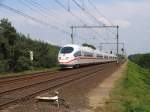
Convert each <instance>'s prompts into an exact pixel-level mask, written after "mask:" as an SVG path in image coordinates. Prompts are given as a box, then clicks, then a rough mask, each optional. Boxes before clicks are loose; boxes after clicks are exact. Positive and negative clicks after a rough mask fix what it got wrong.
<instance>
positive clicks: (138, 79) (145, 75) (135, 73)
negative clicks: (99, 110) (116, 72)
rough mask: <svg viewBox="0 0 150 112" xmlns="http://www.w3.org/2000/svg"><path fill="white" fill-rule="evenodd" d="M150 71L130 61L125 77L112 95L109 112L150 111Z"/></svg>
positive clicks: (108, 107)
mask: <svg viewBox="0 0 150 112" xmlns="http://www.w3.org/2000/svg"><path fill="white" fill-rule="evenodd" d="M149 74H150V72H149V71H148V70H147V69H144V68H141V67H140V66H138V65H136V64H134V63H132V62H129V63H128V70H127V72H126V73H125V77H124V78H123V79H122V81H121V82H119V84H118V86H117V87H116V89H115V90H114V91H113V93H112V95H111V100H113V101H115V103H112V104H109V105H107V106H106V107H107V110H108V109H110V110H108V111H109V112H150V75H149Z"/></svg>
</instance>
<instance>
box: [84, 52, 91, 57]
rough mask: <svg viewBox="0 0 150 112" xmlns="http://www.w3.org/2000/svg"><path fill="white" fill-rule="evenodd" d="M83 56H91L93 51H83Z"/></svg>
mask: <svg viewBox="0 0 150 112" xmlns="http://www.w3.org/2000/svg"><path fill="white" fill-rule="evenodd" d="M84 56H86V57H93V53H90V52H84Z"/></svg>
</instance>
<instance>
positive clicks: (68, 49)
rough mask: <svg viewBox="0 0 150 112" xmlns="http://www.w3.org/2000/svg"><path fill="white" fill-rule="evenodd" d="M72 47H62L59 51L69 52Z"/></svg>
mask: <svg viewBox="0 0 150 112" xmlns="http://www.w3.org/2000/svg"><path fill="white" fill-rule="evenodd" d="M73 50H74V49H73V48H72V47H63V48H62V49H61V51H60V53H64V54H65V53H71V52H72V51H73Z"/></svg>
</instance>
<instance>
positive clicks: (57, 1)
mask: <svg viewBox="0 0 150 112" xmlns="http://www.w3.org/2000/svg"><path fill="white" fill-rule="evenodd" d="M54 1H55V2H56V3H57V4H58V5H60V6H61V7H62V8H64V9H65V10H66V11H67V12H68V13H70V14H71V15H72V16H73V17H74V18H76V19H77V20H79V22H80V23H81V24H83V25H85V26H86V25H87V24H86V23H85V21H83V20H82V19H80V18H79V17H78V16H76V15H75V14H74V13H73V12H72V11H71V10H70V11H68V10H67V8H66V7H65V6H64V5H63V4H62V3H61V2H60V1H59V0H54ZM92 31H94V32H95V33H96V34H97V35H98V37H102V35H100V34H99V33H98V32H96V31H95V30H94V29H92ZM102 38H103V37H102ZM103 40H104V41H107V40H106V39H105V38H103Z"/></svg>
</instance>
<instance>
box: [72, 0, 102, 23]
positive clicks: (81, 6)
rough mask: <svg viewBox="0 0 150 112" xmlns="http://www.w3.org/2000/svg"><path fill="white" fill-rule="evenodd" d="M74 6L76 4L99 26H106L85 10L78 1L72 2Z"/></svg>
mask: <svg viewBox="0 0 150 112" xmlns="http://www.w3.org/2000/svg"><path fill="white" fill-rule="evenodd" d="M72 1H73V2H74V4H76V5H77V6H78V7H79V8H80V9H81V10H82V11H83V12H85V13H86V14H87V15H88V16H89V17H91V18H93V19H94V20H95V21H97V23H98V24H99V25H104V24H103V23H102V22H100V21H99V20H98V19H97V18H96V17H95V16H94V15H92V14H91V13H90V12H88V11H87V10H86V9H85V8H83V7H82V6H81V5H80V4H79V3H78V2H77V1H76V0H72Z"/></svg>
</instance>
